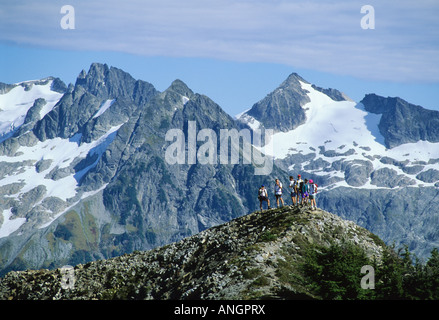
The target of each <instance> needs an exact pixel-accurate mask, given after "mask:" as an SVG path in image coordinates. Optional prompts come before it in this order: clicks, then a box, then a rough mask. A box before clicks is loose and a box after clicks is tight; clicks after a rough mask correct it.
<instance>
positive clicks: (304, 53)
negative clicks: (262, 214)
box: [0, 0, 439, 115]
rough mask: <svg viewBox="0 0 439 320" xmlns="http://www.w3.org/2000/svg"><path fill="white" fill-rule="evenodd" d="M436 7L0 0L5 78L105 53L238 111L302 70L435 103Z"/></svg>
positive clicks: (426, 3)
mask: <svg viewBox="0 0 439 320" xmlns="http://www.w3.org/2000/svg"><path fill="white" fill-rule="evenodd" d="M66 5H68V7H66ZM365 5H368V7H365V8H364V9H367V10H362V8H363V6H365ZM438 16H439V1H437V0H419V1H408V0H400V1H395V0H392V1H390V0H380V1H378V0H370V1H369V0H367V1H364V0H362V1H357V0H342V1H330V0H316V1H306V0H300V1H291V0H290V1H287V0H185V1H181V0H127V1H115V0H105V1H104V0H88V1H84V0H69V1H67V0H35V1H28V0H14V1H10V0H0V82H4V83H17V82H21V81H25V80H34V79H41V78H44V77H47V76H56V77H59V78H61V79H62V80H63V81H64V82H66V83H67V84H68V83H74V82H75V79H76V77H77V76H78V74H79V73H80V72H81V70H83V69H84V70H86V71H87V70H88V68H89V67H90V64H91V63H93V62H100V63H106V64H108V65H110V66H114V67H117V68H120V69H123V70H124V71H126V72H128V73H130V74H131V75H132V76H133V77H134V78H136V79H141V80H145V81H148V82H150V83H152V84H153V85H154V86H155V87H156V88H157V89H158V90H160V91H163V90H165V89H166V88H167V87H168V86H169V85H170V84H171V82H172V81H173V80H175V79H180V80H182V81H184V82H185V83H186V84H187V85H188V86H189V87H190V88H191V89H192V90H193V91H195V92H198V93H201V94H205V95H207V96H209V97H210V98H212V99H213V100H214V101H215V102H216V103H218V104H219V105H220V106H221V107H222V108H223V109H224V110H225V111H226V112H228V113H229V114H230V115H236V114H238V113H240V112H242V111H244V110H246V109H249V108H250V107H251V106H252V105H253V104H254V103H256V102H257V101H259V100H260V99H262V98H264V97H265V96H266V95H267V94H268V93H269V92H271V91H272V90H274V89H275V88H276V87H277V86H278V85H279V84H280V83H282V81H283V80H285V79H286V78H287V77H288V75H289V74H291V73H293V72H296V73H298V74H299V75H301V76H302V77H303V78H304V79H306V80H307V81H309V82H311V83H313V84H316V85H317V86H320V87H324V88H328V87H331V88H336V89H338V90H340V91H343V92H344V93H346V94H347V95H348V96H350V97H351V98H352V99H353V100H355V101H360V100H361V99H362V98H363V97H364V95H365V94H368V93H376V94H379V95H382V96H386V97H387V96H391V97H395V96H399V97H401V98H403V99H405V100H407V101H409V102H411V103H413V104H417V105H421V106H423V107H425V108H429V109H436V110H439V102H438V99H437V97H438V95H439V19H438Z"/></svg>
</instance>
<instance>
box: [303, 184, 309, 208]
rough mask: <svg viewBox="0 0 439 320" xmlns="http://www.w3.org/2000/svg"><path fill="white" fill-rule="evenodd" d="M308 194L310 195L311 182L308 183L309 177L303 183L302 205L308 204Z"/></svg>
mask: <svg viewBox="0 0 439 320" xmlns="http://www.w3.org/2000/svg"><path fill="white" fill-rule="evenodd" d="M308 196H309V184H308V179H305V181H304V182H303V184H302V205H303V204H305V205H306V204H308Z"/></svg>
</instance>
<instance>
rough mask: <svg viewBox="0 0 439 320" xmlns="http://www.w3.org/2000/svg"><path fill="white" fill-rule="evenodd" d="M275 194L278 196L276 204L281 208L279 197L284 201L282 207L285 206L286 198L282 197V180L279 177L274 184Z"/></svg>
mask: <svg viewBox="0 0 439 320" xmlns="http://www.w3.org/2000/svg"><path fill="white" fill-rule="evenodd" d="M274 196H275V197H276V205H277V207H278V208H279V199H280V201H281V203H282V207H283V206H284V199H282V182H280V181H279V179H276V181H275V184H274Z"/></svg>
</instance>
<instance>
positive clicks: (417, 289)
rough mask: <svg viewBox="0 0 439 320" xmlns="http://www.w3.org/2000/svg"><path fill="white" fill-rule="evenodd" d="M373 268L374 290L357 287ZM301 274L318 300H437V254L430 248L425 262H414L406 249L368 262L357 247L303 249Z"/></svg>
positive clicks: (339, 245) (438, 266) (438, 282)
mask: <svg viewBox="0 0 439 320" xmlns="http://www.w3.org/2000/svg"><path fill="white" fill-rule="evenodd" d="M365 265H370V266H372V267H373V268H374V271H375V275H374V280H375V288H374V289H363V288H361V280H362V278H363V277H365V276H366V273H364V274H362V273H361V268H362V267H363V266H365ZM301 269H302V272H303V274H304V277H305V279H306V282H307V283H308V285H307V286H308V288H309V290H310V291H311V292H313V293H314V294H315V295H316V296H319V297H321V298H322V299H335V300H350V299H376V300H386V299H392V300H402V299H404V300H421V299H422V300H430V299H432V300H436V299H439V252H438V250H437V249H434V250H433V251H432V253H431V257H430V258H429V260H428V261H427V263H425V264H422V263H421V262H420V261H419V260H418V259H415V258H414V257H413V256H412V255H411V254H410V252H409V251H408V249H407V248H405V249H403V250H399V251H398V252H396V251H395V250H394V248H388V249H387V250H385V252H384V253H383V257H382V261H380V262H377V261H372V260H370V259H369V258H368V257H367V256H366V254H365V253H364V252H363V251H362V250H361V249H360V248H358V247H357V246H354V245H352V244H348V243H342V244H334V245H332V246H330V247H329V248H326V247H323V246H314V247H312V248H309V249H308V250H307V253H306V255H305V257H304V262H303V264H302V265H301Z"/></svg>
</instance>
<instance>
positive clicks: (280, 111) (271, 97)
mask: <svg viewBox="0 0 439 320" xmlns="http://www.w3.org/2000/svg"><path fill="white" fill-rule="evenodd" d="M299 81H302V82H305V83H307V81H305V80H303V79H302V78H301V77H300V76H299V75H297V74H295V73H293V74H291V75H290V76H289V77H288V78H287V79H286V80H285V81H284V82H283V83H282V84H281V85H280V86H279V88H277V89H276V90H275V91H273V92H272V93H270V94H268V95H267V96H266V97H265V98H264V99H262V100H261V101H259V102H258V103H256V104H254V105H253V107H252V108H251V109H250V110H249V111H248V112H247V114H248V115H250V116H252V117H253V118H255V119H256V120H258V121H259V122H261V123H263V124H264V126H265V127H266V128H271V129H275V130H278V131H289V130H292V129H294V128H296V127H297V126H299V125H300V124H302V123H303V122H304V121H305V119H306V116H305V110H303V109H302V106H303V105H305V104H306V103H307V102H309V101H310V100H309V98H308V96H307V95H306V93H307V92H306V91H305V90H303V89H302V87H301V85H300V82H299Z"/></svg>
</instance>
